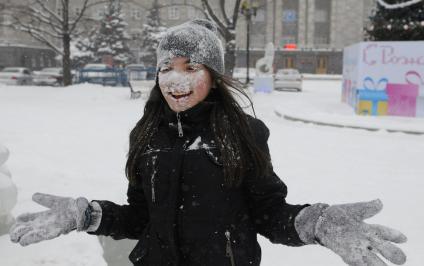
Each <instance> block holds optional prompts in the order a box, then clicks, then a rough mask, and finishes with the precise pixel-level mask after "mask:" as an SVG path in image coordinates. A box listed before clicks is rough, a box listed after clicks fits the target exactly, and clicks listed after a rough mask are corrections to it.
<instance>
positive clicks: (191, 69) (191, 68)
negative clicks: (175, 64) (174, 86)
mask: <svg viewBox="0 0 424 266" xmlns="http://www.w3.org/2000/svg"><path fill="white" fill-rule="evenodd" d="M187 70H188V71H192V72H194V71H198V70H200V66H196V65H193V66H190V65H189V66H187Z"/></svg>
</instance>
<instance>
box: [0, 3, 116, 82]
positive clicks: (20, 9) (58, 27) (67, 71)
mask: <svg viewBox="0 0 424 266" xmlns="http://www.w3.org/2000/svg"><path fill="white" fill-rule="evenodd" d="M106 2H108V1H101V0H96V1H95V2H94V1H92V0H83V1H82V4H81V5H80V6H79V8H78V9H76V10H75V12H74V10H72V12H71V8H70V0H61V1H56V3H57V4H58V5H59V6H56V10H61V13H60V14H58V13H57V12H56V10H53V8H52V7H53V6H52V2H51V1H46V0H32V1H31V2H29V3H27V4H12V3H11V2H10V1H9V2H8V3H6V4H5V10H6V11H5V12H7V15H8V16H10V17H11V18H12V20H11V22H9V23H8V24H7V25H4V26H9V27H12V28H14V29H16V30H19V31H22V32H26V33H28V34H29V35H30V36H32V37H33V38H34V39H36V40H38V41H39V42H41V43H42V44H44V45H46V46H48V47H50V48H51V49H53V50H54V51H55V52H56V53H57V54H59V55H61V57H62V67H63V85H64V86H68V85H70V84H71V83H72V76H71V60H70V42H71V40H72V38H73V37H74V36H76V35H78V34H80V33H81V31H82V30H81V28H80V27H78V26H79V24H80V22H81V21H82V20H89V18H88V17H86V16H85V13H86V11H87V9H88V8H90V7H92V6H94V5H98V4H101V3H106Z"/></svg>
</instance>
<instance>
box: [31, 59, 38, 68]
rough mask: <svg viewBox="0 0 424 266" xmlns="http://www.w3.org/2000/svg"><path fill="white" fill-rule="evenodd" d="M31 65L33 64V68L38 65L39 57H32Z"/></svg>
mask: <svg viewBox="0 0 424 266" xmlns="http://www.w3.org/2000/svg"><path fill="white" fill-rule="evenodd" d="M31 66H32V69H34V68H36V67H37V58H35V56H32V57H31Z"/></svg>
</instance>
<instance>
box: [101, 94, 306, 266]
mask: <svg viewBox="0 0 424 266" xmlns="http://www.w3.org/2000/svg"><path fill="white" fill-rule="evenodd" d="M213 104H214V103H211V102H202V103H200V104H198V105H196V106H195V107H193V108H191V109H189V110H187V111H184V112H181V113H179V115H180V121H181V123H182V126H183V136H182V137H179V134H178V128H177V115H176V113H174V112H173V111H171V110H170V109H169V108H168V107H166V108H165V109H166V111H165V112H164V116H163V118H162V120H161V123H160V125H159V130H158V132H157V133H156V135H155V136H154V137H153V139H152V140H151V141H150V144H149V146H148V149H147V150H146V151H145V153H144V154H143V155H142V156H141V159H140V163H139V165H140V168H139V169H138V171H139V173H140V178H139V182H136V184H133V185H129V187H128V192H127V196H128V205H123V206H120V205H117V204H114V203H112V202H109V201H97V202H99V204H100V205H101V207H102V213H103V214H102V220H101V223H100V226H99V228H98V230H97V231H96V232H93V234H98V235H109V236H112V237H113V238H114V239H123V238H130V239H138V240H139V242H138V244H137V245H136V247H135V248H134V250H133V251H132V252H131V254H130V260H131V261H132V262H133V263H134V265H143V266H147V265H149V266H162V265H175V266H199V265H202V266H203V265H204V266H216V265H230V266H235V265H237V266H243V265H254V266H257V265H259V264H260V260H261V249H260V247H259V244H258V242H257V233H259V234H261V235H263V236H265V237H267V238H268V239H269V240H270V241H271V242H273V243H280V244H285V245H290V246H300V245H303V242H302V241H301V240H300V239H299V236H298V234H297V232H296V230H295V228H294V218H295V217H296V215H297V214H298V213H299V211H300V210H301V209H302V208H304V207H306V206H307V205H290V204H287V203H286V201H285V197H286V195H287V188H286V186H285V184H284V183H283V182H282V181H281V180H280V179H279V178H278V176H277V175H276V174H275V173H274V172H273V171H271V174H269V175H268V176H266V177H258V176H254V175H247V176H245V177H244V179H243V181H242V184H241V185H240V186H239V187H233V188H228V187H227V186H224V174H223V168H222V164H221V163H220V159H219V157H220V156H219V150H218V148H217V147H216V146H215V144H214V141H213V136H212V135H211V131H210V130H208V128H209V115H210V111H211V108H212V106H213ZM248 121H249V125H250V127H251V128H252V132H253V133H254V136H255V139H256V141H257V144H258V145H259V147H260V148H261V149H263V151H265V152H267V153H269V150H268V146H267V140H268V137H269V130H268V129H267V127H266V126H265V125H264V123H263V122H262V121H260V120H258V119H255V118H252V117H250V116H249V117H248Z"/></svg>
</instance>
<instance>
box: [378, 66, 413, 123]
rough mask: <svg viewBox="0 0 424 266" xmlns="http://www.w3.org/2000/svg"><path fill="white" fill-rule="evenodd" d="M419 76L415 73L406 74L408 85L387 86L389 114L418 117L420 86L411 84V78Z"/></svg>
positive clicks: (390, 84)
mask: <svg viewBox="0 0 424 266" xmlns="http://www.w3.org/2000/svg"><path fill="white" fill-rule="evenodd" d="M416 75H418V76H419V74H418V73H417V72H415V71H409V72H408V73H406V76H405V79H406V82H407V83H406V84H398V83H389V84H387V88H386V90H387V95H388V96H389V106H388V110H387V113H388V114H389V115H397V116H411V117H415V116H416V110H417V98H418V92H419V86H418V85H417V84H414V83H413V82H411V80H410V77H411V76H416Z"/></svg>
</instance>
